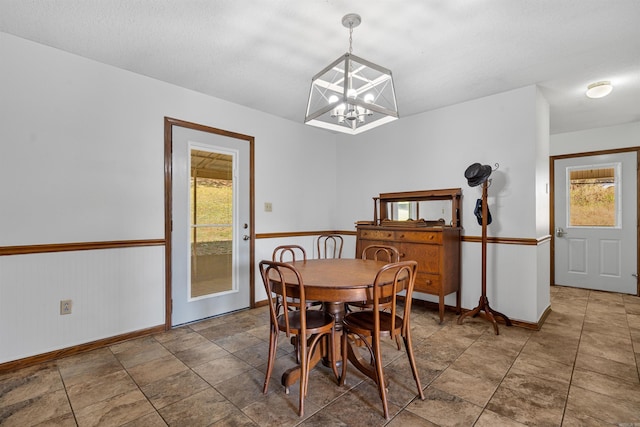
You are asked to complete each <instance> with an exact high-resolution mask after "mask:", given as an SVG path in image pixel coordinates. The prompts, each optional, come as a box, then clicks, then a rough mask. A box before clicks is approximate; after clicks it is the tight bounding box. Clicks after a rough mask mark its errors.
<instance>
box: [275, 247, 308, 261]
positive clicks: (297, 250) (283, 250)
mask: <svg viewBox="0 0 640 427" xmlns="http://www.w3.org/2000/svg"><path fill="white" fill-rule="evenodd" d="M271 260H272V261H278V262H287V261H306V260H307V251H305V250H304V248H303V247H302V246H300V245H280V246H276V248H275V249H274V250H273V253H272V254H271Z"/></svg>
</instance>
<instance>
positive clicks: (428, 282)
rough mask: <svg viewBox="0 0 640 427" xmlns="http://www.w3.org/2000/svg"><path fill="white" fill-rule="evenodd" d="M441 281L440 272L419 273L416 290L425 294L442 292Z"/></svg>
mask: <svg viewBox="0 0 640 427" xmlns="http://www.w3.org/2000/svg"><path fill="white" fill-rule="evenodd" d="M440 288H441V281H440V275H439V274H425V273H418V274H417V275H416V284H415V287H414V290H415V291H417V292H424V293H425V294H433V295H438V294H440Z"/></svg>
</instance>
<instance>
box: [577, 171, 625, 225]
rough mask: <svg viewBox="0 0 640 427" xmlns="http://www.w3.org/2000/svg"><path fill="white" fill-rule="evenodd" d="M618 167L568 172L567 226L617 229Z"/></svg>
mask: <svg viewBox="0 0 640 427" xmlns="http://www.w3.org/2000/svg"><path fill="white" fill-rule="evenodd" d="M619 167H620V166H619V165H606V166H605V167H600V166H599V167H584V166H582V167H576V168H569V169H567V175H568V177H567V178H569V179H567V184H568V186H569V191H568V192H567V193H568V195H569V200H568V201H569V203H568V204H567V206H568V209H569V213H568V217H569V222H568V224H569V226H574V227H580V226H582V227H616V226H617V225H618V221H619V218H618V217H619V213H618V212H619V210H618V206H619V202H620V201H619V196H618V194H619V192H618V187H619V183H618V177H619Z"/></svg>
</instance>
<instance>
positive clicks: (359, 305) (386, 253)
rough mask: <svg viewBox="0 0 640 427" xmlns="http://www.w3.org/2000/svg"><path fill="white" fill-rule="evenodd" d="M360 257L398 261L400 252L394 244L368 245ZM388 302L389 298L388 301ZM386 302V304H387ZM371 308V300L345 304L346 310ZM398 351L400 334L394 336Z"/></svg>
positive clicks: (400, 345) (400, 346) (400, 344)
mask: <svg viewBox="0 0 640 427" xmlns="http://www.w3.org/2000/svg"><path fill="white" fill-rule="evenodd" d="M362 259H372V260H375V261H385V262H398V261H400V252H398V249H396V247H395V246H388V245H369V246H367V247H365V248H364V249H363V250H362ZM388 303H389V304H390V300H389V301H388ZM389 304H388V305H389ZM371 308H373V301H359V302H350V303H349V304H347V311H354V310H366V309H371ZM395 340H396V346H397V347H398V351H400V350H402V343H401V342H400V341H401V338H400V336H396V337H395Z"/></svg>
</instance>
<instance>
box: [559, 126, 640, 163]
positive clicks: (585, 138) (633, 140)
mask: <svg viewBox="0 0 640 427" xmlns="http://www.w3.org/2000/svg"><path fill="white" fill-rule="evenodd" d="M639 146H640V122H633V123H627V124H624V125H618V126H610V127H604V128H597V129H588V130H583V131H579V132H567V133H559V134H555V135H551V145H550V147H549V155H550V156H560V155H563V154H572V153H588V152H591V151H598V150H611V149H616V148H629V147H639Z"/></svg>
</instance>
